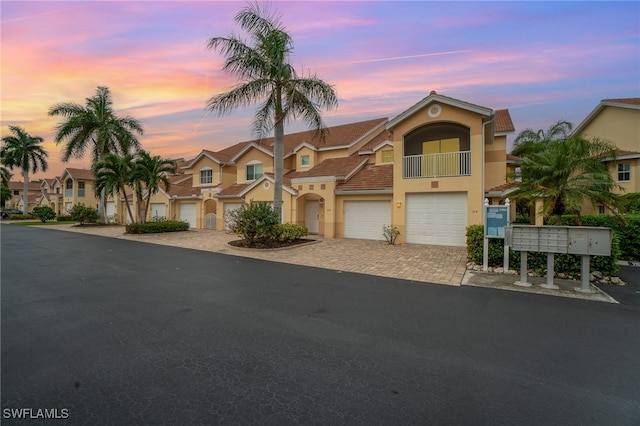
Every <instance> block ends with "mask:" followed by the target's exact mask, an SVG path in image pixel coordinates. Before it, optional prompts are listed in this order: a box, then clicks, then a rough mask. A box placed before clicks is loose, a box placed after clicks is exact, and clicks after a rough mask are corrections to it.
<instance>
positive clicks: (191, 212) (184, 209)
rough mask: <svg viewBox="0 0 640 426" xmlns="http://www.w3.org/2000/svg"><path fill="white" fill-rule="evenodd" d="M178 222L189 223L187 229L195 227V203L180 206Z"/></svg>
mask: <svg viewBox="0 0 640 426" xmlns="http://www.w3.org/2000/svg"><path fill="white" fill-rule="evenodd" d="M180 220H183V221H185V222H189V228H195V227H196V203H187V204H180Z"/></svg>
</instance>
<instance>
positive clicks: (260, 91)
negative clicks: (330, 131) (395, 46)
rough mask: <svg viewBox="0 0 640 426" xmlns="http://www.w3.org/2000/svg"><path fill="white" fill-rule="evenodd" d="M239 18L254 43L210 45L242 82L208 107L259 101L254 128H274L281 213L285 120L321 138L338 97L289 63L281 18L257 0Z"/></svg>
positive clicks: (230, 40)
mask: <svg viewBox="0 0 640 426" xmlns="http://www.w3.org/2000/svg"><path fill="white" fill-rule="evenodd" d="M235 21H236V22H237V23H238V24H239V25H240V27H241V28H242V29H243V30H244V31H246V32H247V33H248V35H249V39H250V43H249V44H248V43H246V42H245V41H244V40H242V39H241V38H239V37H237V36H235V35H233V34H232V35H230V36H228V37H213V38H211V39H210V40H209V42H208V48H209V49H214V50H219V51H220V53H221V54H222V55H224V56H225V61H224V65H223V68H222V69H223V70H224V71H226V72H229V73H231V74H234V75H236V76H237V77H238V78H239V79H240V80H241V82H240V83H239V84H237V85H236V86H234V87H232V88H231V89H229V90H228V91H227V92H225V93H221V94H219V95H216V96H214V97H212V98H211V99H209V101H208V104H207V108H208V109H209V110H210V111H211V112H213V113H215V114H218V115H219V116H222V115H225V114H227V113H229V112H230V111H231V110H233V109H235V108H239V107H243V106H248V105H251V104H254V103H260V106H259V109H258V111H257V112H256V115H255V118H254V122H253V130H254V132H255V133H256V134H257V135H258V136H259V137H260V138H263V137H265V136H266V135H267V134H268V133H270V132H271V131H273V132H274V145H275V146H274V169H275V170H274V172H275V173H274V175H275V185H274V200H273V208H274V210H275V211H276V212H277V213H278V215H279V216H280V217H282V175H283V171H284V124H285V122H286V121H288V120H292V119H293V120H295V119H298V118H301V119H303V120H304V121H305V122H307V123H308V124H309V125H310V126H311V127H313V128H315V129H316V130H317V131H318V135H319V136H321V137H322V136H324V131H325V129H326V126H325V125H324V123H323V120H322V117H321V115H320V109H333V108H336V107H337V105H338V99H337V96H336V93H335V91H334V88H333V86H331V85H328V84H326V83H325V82H324V81H322V80H321V79H320V78H318V77H317V76H316V75H315V74H310V75H308V76H307V77H304V76H302V77H300V76H298V74H297V73H296V71H295V69H294V68H293V66H292V65H291V62H290V58H291V55H292V53H293V40H292V39H291V36H290V35H289V34H288V33H287V32H286V30H285V28H284V26H283V25H282V23H281V22H280V17H279V16H277V15H275V14H272V13H270V12H269V10H265V9H261V8H260V7H259V5H258V4H257V3H256V4H250V5H248V6H247V7H245V8H244V9H242V10H241V11H240V12H239V13H238V14H237V15H236V17H235Z"/></svg>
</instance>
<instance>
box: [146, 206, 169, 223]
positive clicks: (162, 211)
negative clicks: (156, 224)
mask: <svg viewBox="0 0 640 426" xmlns="http://www.w3.org/2000/svg"><path fill="white" fill-rule="evenodd" d="M149 210H151V211H150V212H149V214H150V215H151V220H153V219H155V218H161V217H166V216H167V206H165V204H164V203H151V205H150V206H149Z"/></svg>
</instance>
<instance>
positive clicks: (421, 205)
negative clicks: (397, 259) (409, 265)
mask: <svg viewBox="0 0 640 426" xmlns="http://www.w3.org/2000/svg"><path fill="white" fill-rule="evenodd" d="M406 219H407V221H406V223H407V226H406V233H407V236H406V241H407V242H408V243H413V244H433V245H446V246H464V245H466V236H465V233H466V226H467V193H466V192H451V193H431V194H407V218H406Z"/></svg>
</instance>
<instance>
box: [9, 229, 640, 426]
mask: <svg viewBox="0 0 640 426" xmlns="http://www.w3.org/2000/svg"><path fill="white" fill-rule="evenodd" d="M0 232H1V240H2V241H1V250H2V252H1V261H2V263H1V267H2V271H1V279H2V283H1V284H2V294H1V296H2V302H1V308H2V312H1V315H2V330H1V331H2V337H1V339H2V342H1V343H2V348H1V350H2V396H1V403H2V404H1V405H2V417H3V418H2V424H3V425H4V424H29V423H31V422H30V421H24V420H15V419H11V418H9V417H11V416H15V413H23V415H24V413H25V411H24V410H22V411H11V410H12V409H13V410H20V409H31V411H30V412H26V413H28V414H29V415H30V416H31V417H33V416H37V415H38V414H42V415H43V416H44V415H45V414H46V413H45V412H43V411H42V412H39V411H37V410H38V409H42V410H44V409H46V410H50V411H49V412H48V413H49V415H53V414H56V415H57V416H58V417H64V416H65V413H66V416H68V417H67V418H66V419H61V420H55V421H51V420H47V421H45V423H46V424H64V423H66V424H87V425H101V424H114V425H128V424H132V425H144V424H169V425H174V424H175V425H187V424H229V425H234V424H273V425H288V424H305V425H306V424H324V425H337V424H366V425H371V424H388V425H408V424H424V425H436V424H442V425H448V424H450V425H484V424H491V425H542V424H544V425H573V424H581V425H604V424H607V425H637V424H638V423H639V421H640V406H639V402H640V386H638V384H639V383H640V358H639V356H638V354H640V326H639V324H640V323H639V321H638V320H639V319H640V309H638V307H637V306H633V305H627V304H621V305H615V304H607V303H598V302H590V301H582V300H573V299H565V298H555V297H549V296H539V295H531V294H524V293H517V292H503V291H496V290H490V289H483V288H473V287H462V288H454V287H447V286H442V285H430V284H418V283H413V282H407V281H401V280H393V279H385V278H377V277H372V276H366V275H358V274H350V273H337V272H335V271H329V270H322V269H314V268H307V267H301V266H295V265H286V264H278V263H269V262H265V261H260V260H254V259H247V258H241V257H234V256H229V255H223V254H216V253H208V252H200V251H195V250H186V249H178V248H171V247H165V246H159V245H151V244H143V243H137V242H132V241H125V240H119V239H109V238H102V237H96V236H89V235H82V234H76V233H70V232H63V231H56V230H50V229H34V228H26V227H18V226H14V225H2V226H0ZM54 409H55V410H57V411H53V410H54ZM64 410H66V411H64ZM33 422H34V423H35V422H36V421H33ZM40 424H44V423H40Z"/></svg>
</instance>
